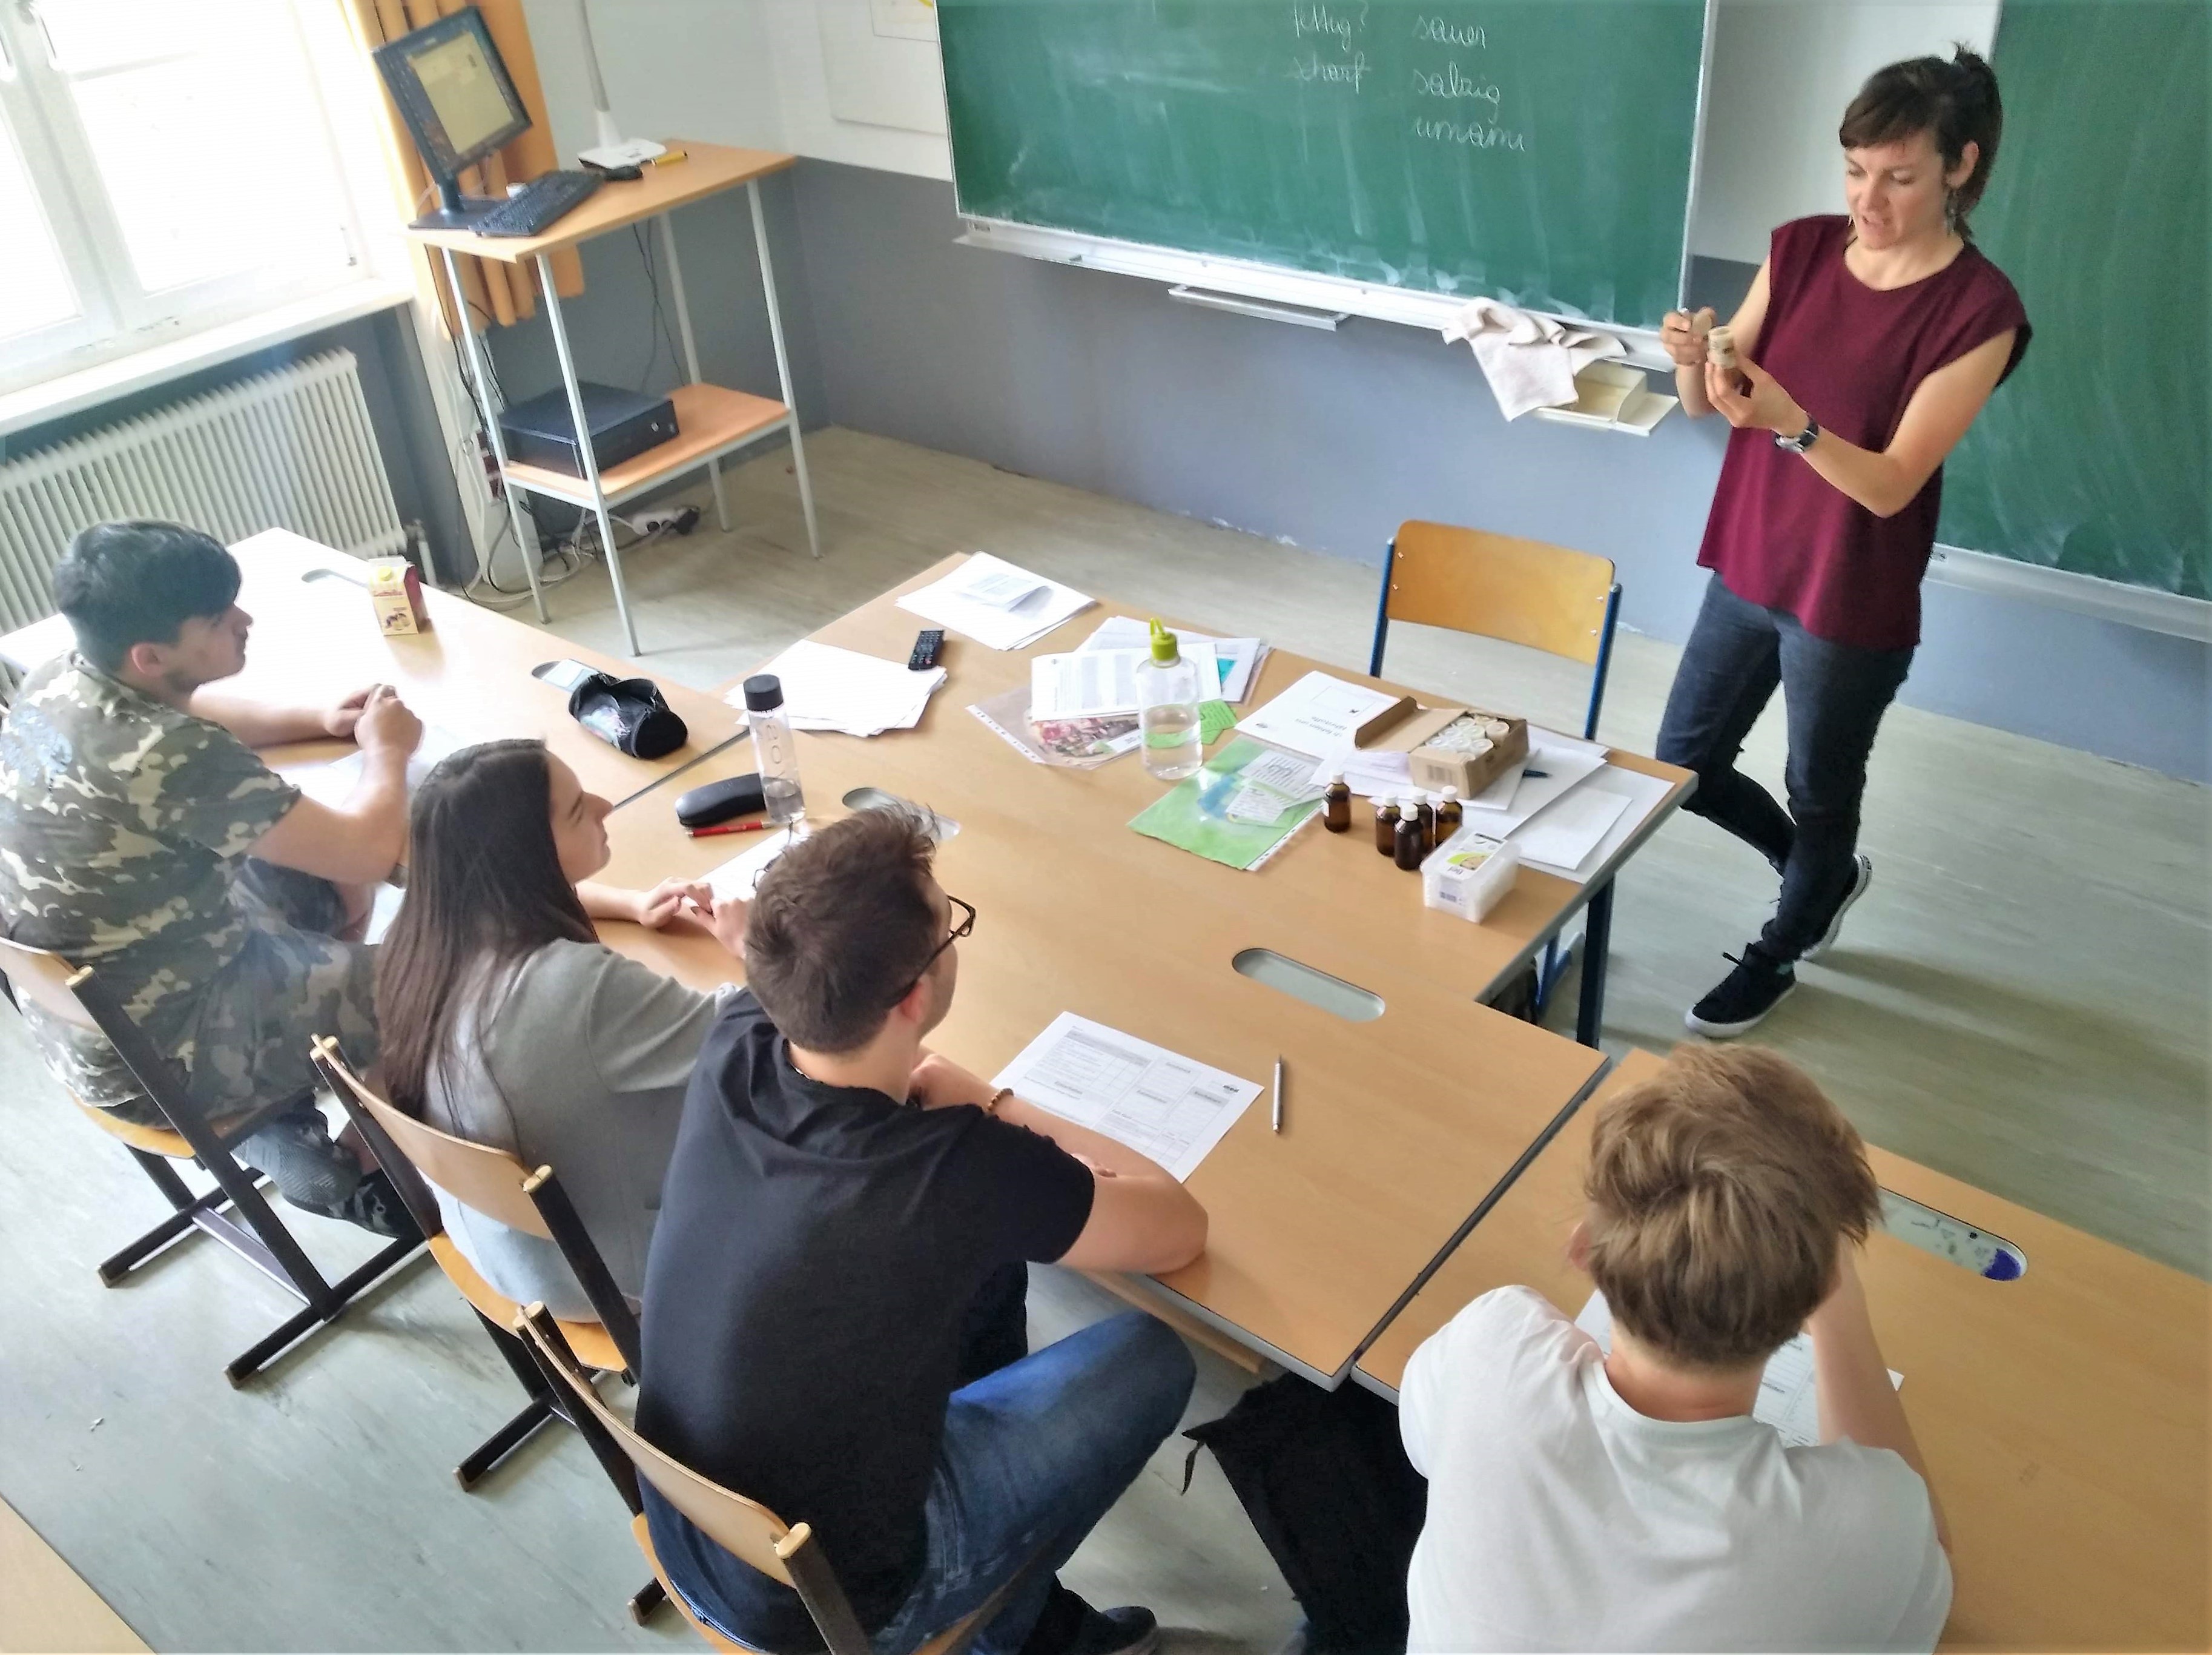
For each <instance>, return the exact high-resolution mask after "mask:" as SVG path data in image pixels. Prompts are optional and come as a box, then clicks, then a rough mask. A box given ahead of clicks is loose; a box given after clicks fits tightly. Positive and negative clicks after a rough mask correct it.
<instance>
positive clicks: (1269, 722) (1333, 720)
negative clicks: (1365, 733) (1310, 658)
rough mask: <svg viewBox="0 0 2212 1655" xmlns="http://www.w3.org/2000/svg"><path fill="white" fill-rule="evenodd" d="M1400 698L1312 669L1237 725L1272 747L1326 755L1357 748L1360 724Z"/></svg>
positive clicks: (1320, 756) (1307, 754)
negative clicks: (1355, 741)
mask: <svg viewBox="0 0 2212 1655" xmlns="http://www.w3.org/2000/svg"><path fill="white" fill-rule="evenodd" d="M1397 700H1398V697H1395V696H1394V695H1391V694H1389V693H1388V692H1387V691H1382V690H1370V689H1369V688H1368V687H1367V686H1366V685H1364V684H1347V683H1346V682H1345V681H1344V680H1343V679H1342V678H1331V677H1330V676H1329V675H1328V673H1326V672H1309V673H1307V674H1306V675H1305V676H1304V678H1300V679H1299V680H1298V681H1297V683H1296V684H1293V685H1291V687H1290V688H1289V689H1287V690H1285V691H1283V693H1282V694H1280V695H1279V696H1277V697H1275V698H1274V699H1273V701H1271V702H1269V703H1267V705H1266V706H1264V707H1262V708H1261V709H1259V711H1257V712H1255V713H1253V714H1250V715H1248V716H1247V717H1246V718H1245V719H1243V721H1242V722H1240V723H1239V724H1238V725H1237V728H1238V729H1239V730H1241V731H1243V733H1245V734H1246V735H1249V736H1251V737H1253V738H1254V739H1256V740H1260V741H1264V742H1266V743H1267V744H1268V745H1270V746H1274V747H1285V748H1288V749H1289V750H1290V751H1291V752H1294V753H1304V755H1305V756H1306V757H1307V758H1322V757H1323V756H1324V755H1325V754H1328V753H1332V752H1334V751H1337V750H1338V749H1340V748H1344V747H1349V746H1351V745H1352V736H1353V734H1354V733H1355V732H1356V731H1358V728H1359V727H1360V726H1361V725H1363V724H1364V723H1365V722H1367V721H1368V720H1369V719H1370V718H1372V717H1374V716H1375V715H1376V714H1377V713H1379V712H1382V711H1383V709H1386V708H1388V707H1390V706H1393V705H1395V703H1396V702H1397Z"/></svg>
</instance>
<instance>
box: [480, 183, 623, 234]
mask: <svg viewBox="0 0 2212 1655" xmlns="http://www.w3.org/2000/svg"><path fill="white" fill-rule="evenodd" d="M599 182H600V180H599V174H598V173H540V174H539V175H538V177H536V178H533V179H531V180H530V182H529V183H527V184H526V185H524V186H522V190H521V192H520V194H518V195H511V196H509V197H508V198H507V199H506V200H504V201H502V202H501V203H500V204H499V205H497V206H496V207H494V208H493V209H491V210H490V211H489V212H487V213H486V214H484V216H483V217H481V218H479V219H477V221H476V222H475V223H473V224H471V226H470V227H469V228H471V229H473V230H474V231H475V232H476V233H477V234H478V235H537V234H539V233H540V232H542V231H544V229H545V228H547V227H548V226H549V225H550V224H551V223H552V222H554V221H555V220H556V219H557V218H561V217H562V216H565V215H566V214H568V212H569V211H570V210H573V209H574V208H576V207H578V206H580V205H581V204H582V203H583V201H584V199H585V198H586V197H587V196H589V195H590V194H591V193H592V191H594V190H596V189H598V188H599Z"/></svg>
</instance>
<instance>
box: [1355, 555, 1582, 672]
mask: <svg viewBox="0 0 2212 1655" xmlns="http://www.w3.org/2000/svg"><path fill="white" fill-rule="evenodd" d="M1612 592H1613V562H1612V560H1611V559H1610V558H1606V557H1597V556H1595V555H1594V554H1593V553H1590V552H1587V551H1569V550H1568V549H1567V548H1566V547H1565V546H1554V545H1547V544H1546V543H1545V542H1543V541H1541V540H1521V539H1516V538H1514V537H1512V536H1511V535H1505V534H1492V533H1489V532H1486V531H1484V530H1481V529H1462V528H1455V527H1453V526H1451V525H1449V524H1448V523H1421V522H1412V523H1405V524H1401V526H1399V529H1398V538H1397V549H1396V551H1395V553H1394V555H1393V557H1392V558H1391V563H1390V574H1389V587H1387V589H1386V590H1385V591H1384V593H1383V617H1382V618H1384V619H1387V620H1396V621H1411V622H1413V623H1414V624H1416V625H1419V626H1448V627H1451V628H1453V629H1454V630H1456V631H1461V632H1474V633H1477V634H1479V635H1480V636H1483V637H1487V638H1498V639H1502V640H1504V642H1507V643H1519V644H1526V645H1528V647H1529V648H1532V649H1541V650H1545V651H1547V652H1548V653H1549V654H1554V655H1564V656H1565V657H1566V658H1567V659H1568V660H1578V661H1581V662H1582V663H1583V665H1584V666H1595V665H1596V664H1597V659H1598V655H1599V652H1600V651H1601V648H1602V647H1603V643H1604V638H1605V622H1606V611H1607V607H1608V606H1609V603H1610V599H1611V595H1612Z"/></svg>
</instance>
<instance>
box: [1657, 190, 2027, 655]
mask: <svg viewBox="0 0 2212 1655" xmlns="http://www.w3.org/2000/svg"><path fill="white" fill-rule="evenodd" d="M1849 240H1850V220H1849V219H1848V218H1844V217H1841V216H1822V217H1818V218H1800V219H1797V220H1796V221H1794V222H1790V223H1788V224H1784V225H1783V226H1782V227H1781V228H1779V229H1778V230H1776V231H1775V232H1774V239H1773V242H1772V246H1771V251H1770V253H1769V254H1768V262H1767V305H1766V320H1765V326H1762V327H1761V329H1760V330H1759V350H1758V351H1757V353H1756V355H1755V356H1754V357H1753V360H1754V361H1756V362H1758V363H1759V366H1760V367H1761V368H1765V370H1766V371H1767V372H1768V373H1769V374H1772V375H1773V376H1774V377H1775V378H1776V379H1777V380H1779V381H1780V382H1781V385H1782V388H1783V389H1784V390H1785V391H1787V392H1789V393H1790V396H1791V397H1792V398H1794V399H1796V403H1797V405H1798V406H1800V407H1801V408H1802V409H1804V410H1805V411H1806V412H1807V413H1808V414H1810V415H1811V416H1812V417H1814V419H1815V420H1817V421H1818V422H1819V423H1820V429H1822V430H1823V431H1832V432H1834V433H1835V434H1836V435H1838V436H1840V437H1841V438H1843V439H1844V441H1846V442H1849V443H1852V444H1854V445H1856V446H1857V447H1862V448H1870V449H1872V450H1874V451H1875V452H1876V453H1880V452H1881V450H1882V449H1884V448H1886V447H1888V446H1889V441H1890V439H1891V438H1892V437H1893V436H1894V435H1896V434H1897V426H1898V422H1899V420H1901V419H1902V418H1904V417H1905V405H1906V404H1907V403H1908V402H1910V401H1911V399H1912V393H1913V392H1914V391H1916V390H1917V389H1918V388H1919V385H1920V381H1921V380H1924V379H1926V378H1927V377H1928V375H1929V374H1932V373H1934V372H1935V371H1936V369H1937V368H1942V367H1945V366H1947V365H1948V364H1949V363H1951V362H1956V361H1957V360H1958V359H1959V358H1960V357H1961V356H1965V355H1966V353H1967V352H1968V351H1970V350H1973V349H1974V348H1975V347H1976V346H1977V345H1981V344H1987V343H1988V342H1989V341H1990V340H1991V339H1993V338H1996V336H1997V335H1998V334H2000V333H2002V332H2005V331H2006V330H2008V329H2011V330H2014V331H2015V332H2016V333H2017V335H2018V337H2017V338H2015V339H2014V341H2013V346H2012V360H2011V361H2010V362H2007V363H2006V364H2005V373H2006V374H2011V372H2012V370H2013V369H2014V368H2017V367H2019V366H2020V359H2021V354H2022V353H2023V352H2024V351H2026V350H2027V340H2028V333H2029V328H2028V324H2027V311H2026V309H2025V308H2023V307H2022V306H2021V301H2020V295H2019V294H2017V293H2015V291H2014V290H2013V285H2012V283H2010V282H2009V281H2008V280H2006V278H2005V275H2004V272H2003V271H2000V270H1999V269H1998V268H1997V267H1996V265H1992V264H1991V263H1990V261H1989V260H1988V259H1986V258H1984V256H1983V254H1982V253H1981V250H1980V249H1979V248H1978V247H1976V246H1974V245H1973V244H1972V242H1969V243H1967V245H1966V251H1965V252H1963V253H1960V255H1959V256H1958V257H1957V258H1956V259H1953V260H1952V261H1951V263H1950V264H1949V265H1947V266H1946V267H1945V268H1944V269H1942V270H1940V271H1937V272H1936V274H1935V275H1933V276H1929V277H1923V278H1922V279H1921V280H1919V281H1917V282H1914V283H1910V284H1909V285H1907V286H1905V287H1901V288H1893V289H1889V290H1887V292H1883V291H1878V290H1877V289H1873V288H1870V287H1869V286H1867V285H1866V284H1865V283H1863V282H1862V281H1860V280H1859V279H1858V277H1856V276H1854V275H1852V274H1851V272H1850V270H1849V269H1848V268H1847V267H1846V266H1845V265H1844V247H1845V246H1846V245H1847V244H1848V242H1849ZM1999 382H2000V383H2002V380H2000V381H1999ZM1942 502H1943V471H1942V467H1941V466H1938V467H1936V474H1935V475H1934V476H1933V477H1931V478H1929V479H1928V482H1927V484H1926V486H1924V487H1923V489H1922V490H1920V492H1919V493H1918V494H1917V495H1915V496H1913V498H1912V500H1911V503H1910V504H1908V505H1907V506H1906V507H1905V509H1904V510H1902V511H1900V512H1899V513H1898V514H1896V515H1895V516H1894V517H1888V518H1882V517H1876V516H1875V514H1873V513H1872V512H1870V511H1869V510H1867V509H1866V508H1865V507H1863V506H1862V505H1860V504H1858V502H1856V501H1854V500H1852V499H1851V498H1850V496H1848V495H1846V494H1844V491H1843V490H1840V489H1838V488H1837V487H1835V486H1834V485H1833V484H1831V483H1829V482H1828V481H1827V480H1826V478H1823V477H1821V476H1820V473H1819V472H1815V471H1814V469H1813V467H1812V465H1810V464H1809V463H1808V462H1807V461H1806V460H1805V459H1802V458H1801V457H1800V456H1798V455H1796V454H1792V453H1784V451H1783V450H1781V449H1779V448H1777V447H1775V446H1774V434H1773V433H1772V432H1771V431H1759V430H1752V429H1741V430H1736V431H1732V432H1730V433H1729V445H1728V456H1727V458H1726V459H1724V460H1723V462H1722V465H1721V478H1720V483H1719V485H1718V486H1717V488H1716V489H1715V490H1714V491H1713V508H1712V512H1711V515H1710V516H1709V517H1707V519H1706V520H1705V544H1704V545H1702V546H1701V547H1700V548H1699V552H1698V562H1699V563H1700V564H1701V565H1702V566H1704V567H1705V568H1706V569H1711V570H1712V571H1713V572H1714V573H1716V574H1717V575H1719V576H1720V577H1721V580H1722V581H1723V584H1725V585H1726V586H1727V587H1728V589H1729V591H1731V592H1733V593H1735V595H1736V596H1737V597H1739V598H1741V599H1744V600H1745V601H1746V602H1748V603H1754V604H1758V605H1760V606H1761V607H1762V608H1766V609H1781V610H1787V611H1789V612H1790V614H1792V615H1795V616H1796V618H1797V619H1798V620H1799V621H1800V622H1801V623H1802V624H1803V625H1804V628H1805V630H1807V631H1808V632H1810V633H1812V634H1813V635H1814V636H1815V637H1820V638H1826V639H1828V640H1829V641H1830V642H1835V643H1843V644H1850V645H1852V646H1853V647H1855V648H1861V649H1910V648H1912V647H1913V646H1914V645H1915V644H1917V643H1918V642H1920V577H1921V576H1922V575H1924V574H1925V573H1926V572H1927V569H1928V559H1929V554H1930V553H1932V552H1933V551H1935V548H1936V513H1937V511H1938V510H1939V509H1940V508H1941V507H1942Z"/></svg>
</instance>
